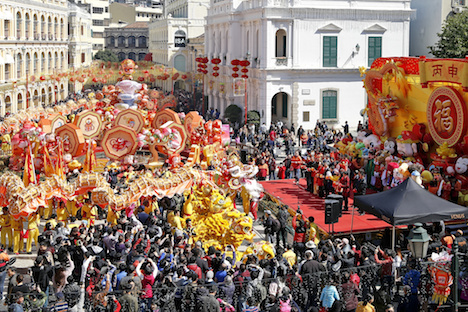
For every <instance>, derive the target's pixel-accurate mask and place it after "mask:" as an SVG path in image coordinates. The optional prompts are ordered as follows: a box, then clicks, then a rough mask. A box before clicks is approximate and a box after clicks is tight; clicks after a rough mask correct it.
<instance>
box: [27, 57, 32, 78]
mask: <svg viewBox="0 0 468 312" xmlns="http://www.w3.org/2000/svg"><path fill="white" fill-rule="evenodd" d="M30 67H31V56H30V55H29V53H26V75H28V76H29V69H30Z"/></svg>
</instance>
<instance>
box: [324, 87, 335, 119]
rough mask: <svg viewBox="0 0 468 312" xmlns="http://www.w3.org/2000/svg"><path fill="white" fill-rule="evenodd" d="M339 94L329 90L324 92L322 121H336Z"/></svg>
mask: <svg viewBox="0 0 468 312" xmlns="http://www.w3.org/2000/svg"><path fill="white" fill-rule="evenodd" d="M336 103H337V92H336V91H333V90H327V91H323V92H322V119H336V116H337V114H336V109H337V104H336Z"/></svg>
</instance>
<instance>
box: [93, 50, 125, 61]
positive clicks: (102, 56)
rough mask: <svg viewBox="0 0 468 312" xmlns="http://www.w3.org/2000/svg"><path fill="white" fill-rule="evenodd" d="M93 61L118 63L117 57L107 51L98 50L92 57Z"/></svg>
mask: <svg viewBox="0 0 468 312" xmlns="http://www.w3.org/2000/svg"><path fill="white" fill-rule="evenodd" d="M94 59H95V60H101V61H103V62H109V61H111V62H113V63H114V62H118V61H119V58H118V57H117V55H115V54H114V53H113V52H111V51H109V50H99V51H97V52H96V54H95V55H94Z"/></svg>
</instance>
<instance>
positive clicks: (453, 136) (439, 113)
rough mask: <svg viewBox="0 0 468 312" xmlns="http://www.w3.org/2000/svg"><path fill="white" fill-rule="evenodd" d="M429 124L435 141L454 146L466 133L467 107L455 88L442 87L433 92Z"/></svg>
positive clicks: (428, 118)
mask: <svg viewBox="0 0 468 312" xmlns="http://www.w3.org/2000/svg"><path fill="white" fill-rule="evenodd" d="M426 113H427V123H428V127H429V131H430V133H431V136H432V137H433V138H434V140H435V141H436V142H437V143H438V144H440V145H442V144H443V143H447V144H448V145H449V146H452V145H454V144H456V143H457V142H459V141H460V139H461V138H462V137H463V135H464V134H465V132H466V120H465V116H466V106H465V102H464V101H463V98H462V97H461V95H460V94H459V93H458V91H456V90H455V89H453V88H450V87H442V88H437V89H436V90H435V91H434V92H432V94H431V96H430V97H429V101H428V104H427V111H426Z"/></svg>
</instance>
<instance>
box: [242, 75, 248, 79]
mask: <svg viewBox="0 0 468 312" xmlns="http://www.w3.org/2000/svg"><path fill="white" fill-rule="evenodd" d="M241 77H242V78H244V79H247V78H249V76H247V75H242V76H241Z"/></svg>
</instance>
